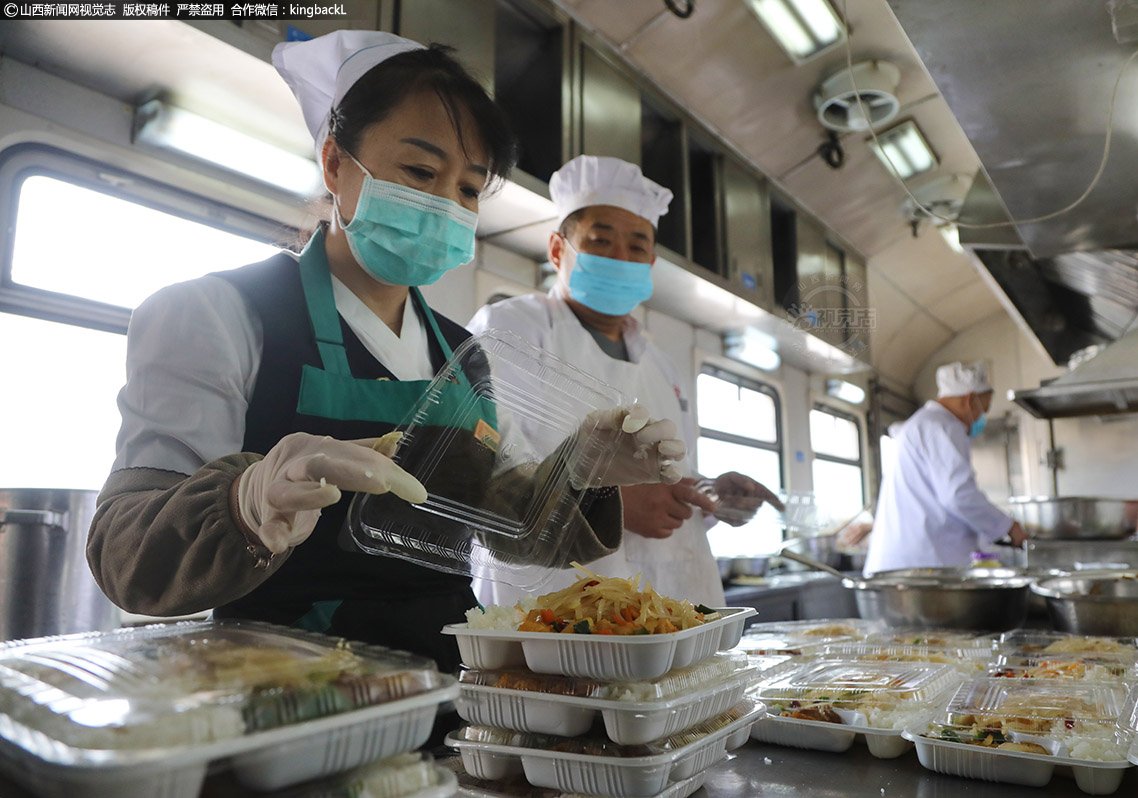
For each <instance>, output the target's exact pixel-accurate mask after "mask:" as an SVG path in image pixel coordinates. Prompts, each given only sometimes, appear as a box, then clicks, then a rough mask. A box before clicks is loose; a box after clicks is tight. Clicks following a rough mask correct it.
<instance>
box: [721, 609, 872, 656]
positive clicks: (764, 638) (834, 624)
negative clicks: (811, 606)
mask: <svg viewBox="0 0 1138 798" xmlns="http://www.w3.org/2000/svg"><path fill="white" fill-rule="evenodd" d="M871 628H873V626H872V624H869V623H867V622H866V621H863V620H861V619H860V618H839V619H837V620H828V621H786V622H782V621H775V622H771V623H756V624H752V625H751V626H749V627H747V631H746V632H744V633H743V637H742V638H741V639H740V640H739V646H738V648H739V650H740V651H745V652H746V653H747V654H750V655H754V656H765V655H780V654H789V655H791V656H798V655H800V654H820V653H821V652H822V650H823V649H824V648H825V647H826V646H827V645H829V644H831V643H837V642H852V641H855V640H861V639H862V638H864V637H865V636H866V635H867V634H868V633H869V631H870V629H871Z"/></svg>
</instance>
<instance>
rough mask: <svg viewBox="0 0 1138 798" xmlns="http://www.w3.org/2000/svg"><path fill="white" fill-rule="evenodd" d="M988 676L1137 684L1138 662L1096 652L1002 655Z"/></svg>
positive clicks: (989, 668)
mask: <svg viewBox="0 0 1138 798" xmlns="http://www.w3.org/2000/svg"><path fill="white" fill-rule="evenodd" d="M987 675H988V676H1002V677H1006V678H1011V679H1075V680H1086V681H1093V682H1125V683H1127V684H1134V683H1138V664H1135V663H1131V662H1119V661H1117V660H1111V659H1101V658H1099V657H1096V656H1095V655H1093V654H1087V655H1084V656H1079V655H1078V654H1053V655H1050V656H1048V655H1044V654H1032V655H1018V654H1000V655H998V656H997V657H996V659H995V661H994V662H992V663H990V664H989V666H988V672H987Z"/></svg>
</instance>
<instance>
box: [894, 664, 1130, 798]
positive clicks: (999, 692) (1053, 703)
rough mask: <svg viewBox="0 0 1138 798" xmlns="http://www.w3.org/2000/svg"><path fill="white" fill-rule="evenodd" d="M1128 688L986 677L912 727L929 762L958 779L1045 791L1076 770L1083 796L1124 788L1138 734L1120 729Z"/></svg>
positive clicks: (923, 759) (921, 754) (923, 758)
mask: <svg viewBox="0 0 1138 798" xmlns="http://www.w3.org/2000/svg"><path fill="white" fill-rule="evenodd" d="M1128 691H1129V687H1128V686H1127V685H1125V684H1121V683H1102V682H1061V681H1055V680H1044V679H1038V680H1014V681H1013V680H1011V679H1007V678H1000V677H984V678H979V679H974V680H971V681H969V682H966V683H964V684H962V685H961V686H960V687H959V688H958V689H957V691H956V692H955V693H954V694H953V696H952V697H951V699H950V700H949V701H948V702H947V704H946V706H945V707H944V708H943V710H941V711H939V712H937V713H936V714H935V715H933V716H931V717H930V718H929V719H927V720H926V721H925V722H923V723H918V724H914V725H913V726H911V727H910V728H908V729H906V731H905V736H906V738H907V739H910V740H913V741H914V742H915V743H916V744H917V754H918V756H919V757H920V760H921V764H922V765H924V766H925V767H926V768H929V769H930V770H936V771H937V772H940V773H950V774H953V775H957V776H966V777H969V778H979V779H984V780H986V781H1003V782H1010V783H1014V784H1027V785H1032V786H1042V785H1044V784H1047V783H1048V782H1049V781H1050V780H1051V776H1052V773H1053V771H1054V768H1055V766H1056V765H1065V766H1066V765H1069V766H1071V769H1072V770H1073V772H1074V775H1075V779H1076V782H1077V784H1078V786H1079V788H1080V789H1081V790H1082V791H1083V792H1087V793H1090V794H1093V795H1106V794H1108V793H1112V792H1114V791H1115V790H1117V789H1118V786H1119V784H1120V783H1121V781H1122V776H1123V774H1124V771H1125V770H1126V768H1128V767H1129V762H1127V761H1126V754H1127V749H1128V748H1129V745H1130V740H1131V734H1130V732H1128V731H1127V730H1125V729H1124V728H1123V726H1122V725H1120V723H1119V718H1120V716H1121V715H1123V714H1124V712H1125V709H1126V707H1127V706H1128V705H1129V704H1128V701H1129V699H1128V695H1127V694H1128Z"/></svg>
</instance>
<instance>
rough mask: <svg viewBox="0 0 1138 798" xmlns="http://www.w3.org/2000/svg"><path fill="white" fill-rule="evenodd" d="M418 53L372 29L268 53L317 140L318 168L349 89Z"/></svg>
mask: <svg viewBox="0 0 1138 798" xmlns="http://www.w3.org/2000/svg"><path fill="white" fill-rule="evenodd" d="M421 49H423V45H421V44H419V43H418V42H413V41H411V40H410V39H404V38H403V37H401V36H396V35H395V34H394V33H383V32H381V31H374V30H338V31H336V32H335V33H329V34H327V35H325V36H318V37H317V38H315V39H309V40H307V41H303V42H282V43H281V44H278V45H277V46H276V47H274V48H273V66H275V67H276V68H277V72H279V73H281V77H282V78H284V79H285V83H287V84H288V87H289V88H290V89H292V93H293V94H295V95H296V99H297V101H298V102H299V103H300V110H301V111H302V112H303V113H304V122H305V124H307V125H308V132H309V133H311V134H312V138H313V139H315V141H316V161H317V162H318V163H319V161H320V154H321V152H322V151H323V149H324V139H326V138H327V137H328V123H329V119H330V116H331V113H332V109H333V108H335V107H336V106H338V105H339V104H340V101H341V100H343V99H344V95H345V94H347V93H348V89H350V88H352V86H354V85H355V83H356V81H357V80H359V79H360V78H362V77H363V76H364V74H365V73H366V72H367V71H368V70H370V69H371V68H372V67H374V66H375V65H376V64H380V63H382V62H384V61H386V60H387V59H388V58H391V56H393V55H399V54H400V53H406V52H409V51H411V50H421Z"/></svg>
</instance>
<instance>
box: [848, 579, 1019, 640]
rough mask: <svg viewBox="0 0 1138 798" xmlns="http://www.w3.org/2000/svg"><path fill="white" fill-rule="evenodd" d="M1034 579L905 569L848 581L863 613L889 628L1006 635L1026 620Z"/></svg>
mask: <svg viewBox="0 0 1138 798" xmlns="http://www.w3.org/2000/svg"><path fill="white" fill-rule="evenodd" d="M1031 582H1032V580H1031V578H1030V577H1027V576H1025V575H1024V574H1023V573H1021V572H1020V571H1018V570H1016V569H1011V568H905V569H902V570H896V571H881V572H880V573H877V574H874V575H873V576H871V577H868V578H865V579H850V578H847V579H843V580H842V584H843V585H844V586H845V587H847V588H850V589H851V590H853V591H855V593H854V596H855V599H856V601H857V610H858V614H859V615H861V617H862V618H868V619H871V620H880V621H884V622H885V623H886V624H888V625H889V626H908V627H918V628H946V629H970V630H975V631H992V632H1002V631H1006V630H1008V629H1014V628H1016V627H1017V626H1021V625H1022V624H1023V622H1024V620H1025V619H1026V618H1027V600H1028V597H1029V596H1030V595H1031V590H1030V587H1031Z"/></svg>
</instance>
